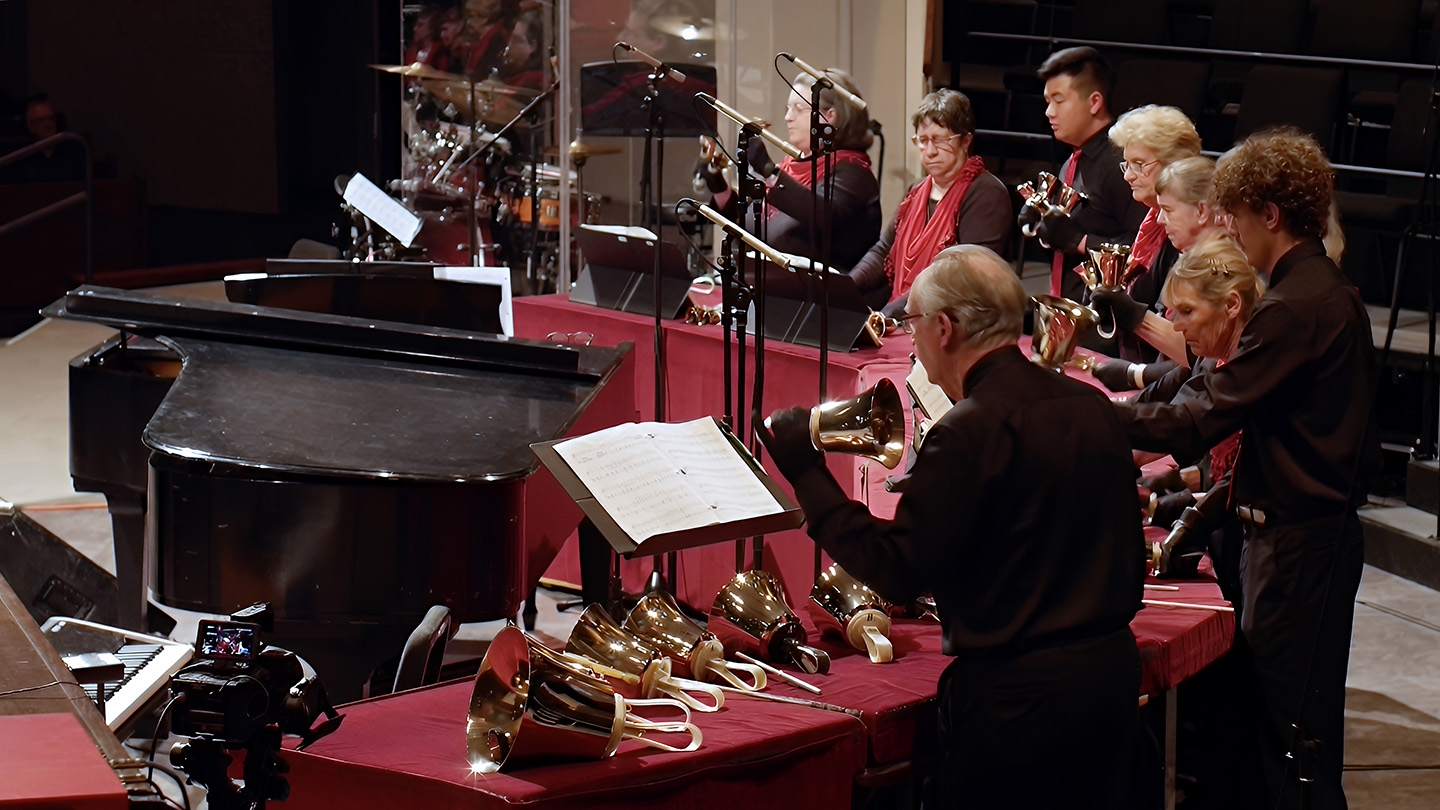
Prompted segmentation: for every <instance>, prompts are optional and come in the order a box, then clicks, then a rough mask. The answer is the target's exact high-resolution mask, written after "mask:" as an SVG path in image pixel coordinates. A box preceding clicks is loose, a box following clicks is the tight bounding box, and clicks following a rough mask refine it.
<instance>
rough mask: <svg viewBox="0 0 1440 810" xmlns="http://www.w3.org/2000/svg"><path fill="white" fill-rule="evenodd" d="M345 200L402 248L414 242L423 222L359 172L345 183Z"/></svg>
mask: <svg viewBox="0 0 1440 810" xmlns="http://www.w3.org/2000/svg"><path fill="white" fill-rule="evenodd" d="M345 202H347V203H350V204H351V205H353V206H355V207H356V208H357V209H358V210H359V211H360V213H362V214H364V215H365V216H367V217H369V218H370V221H371V222H374V223H375V224H376V225H379V226H380V227H381V228H384V229H385V231H386V232H387V233H389V234H390V235H391V236H393V237H395V238H396V239H399V240H400V244H402V245H404V246H405V247H410V243H411V242H413V241H415V234H417V233H420V226H421V225H422V224H424V223H422V222H421V221H420V218H419V217H417V216H415V215H414V214H412V213H410V211H409V210H407V209H406V208H405V206H403V205H401V204H400V203H398V202H396V201H395V199H394V198H393V197H391V196H390V195H389V194H386V193H385V192H384V191H383V190H381V188H380V187H379V186H377V185H375V184H374V183H372V182H370V180H369V178H367V177H366V176H365V175H363V174H361V173H359V172H356V173H355V175H354V176H353V177H351V178H350V182H349V183H347V184H346V186H345Z"/></svg>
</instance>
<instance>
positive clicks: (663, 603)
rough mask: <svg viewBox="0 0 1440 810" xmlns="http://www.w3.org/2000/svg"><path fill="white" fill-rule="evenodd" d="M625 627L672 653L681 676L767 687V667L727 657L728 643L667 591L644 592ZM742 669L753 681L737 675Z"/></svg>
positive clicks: (744, 686) (751, 687)
mask: <svg viewBox="0 0 1440 810" xmlns="http://www.w3.org/2000/svg"><path fill="white" fill-rule="evenodd" d="M625 629H626V630H629V631H630V632H632V633H634V634H635V635H637V636H639V637H640V638H643V639H645V640H646V641H648V642H650V643H651V644H654V645H655V646H656V647H659V648H660V651H661V652H663V653H665V654H666V655H668V656H670V659H671V661H673V662H674V666H675V667H676V671H677V672H678V674H680V675H681V676H682V677H691V678H694V679H695V680H698V681H708V680H712V679H719V680H723V681H725V682H727V683H729V684H730V685H731V686H733V687H735V688H736V689H743V690H745V691H747V692H755V691H759V690H761V689H764V688H765V670H763V669H761V668H759V667H757V666H755V665H753V664H741V663H737V662H732V661H726V660H725V645H723V644H721V643H720V639H718V638H716V637H715V634H714V633H711V632H709V631H708V630H706V629H705V628H703V627H701V626H700V625H699V624H698V623H696V622H695V621H693V620H692V619H691V618H690V617H689V616H686V615H685V613H684V611H682V610H681V609H680V605H679V604H677V603H676V602H675V597H673V596H671V595H670V594H669V593H666V592H665V591H652V592H650V593H647V594H645V595H644V596H643V597H641V598H640V601H639V602H637V603H636V605H635V607H633V608H631V610H630V615H629V616H626V617H625ZM736 672H743V673H745V674H747V675H749V676H750V680H749V681H746V680H745V679H744V678H741V677H739V676H737V675H736V674H735V673H736Z"/></svg>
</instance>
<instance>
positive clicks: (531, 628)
mask: <svg viewBox="0 0 1440 810" xmlns="http://www.w3.org/2000/svg"><path fill="white" fill-rule="evenodd" d="M538 590H540V587H539V586H538V585H537V586H536V587H534V588H531V589H530V594H529V595H528V596H526V597H525V607H523V608H521V609H520V621H521V622H522V623H523V624H524V625H525V632H527V633H533V632H535V619H536V618H537V617H538V616H539V613H540V611H538V610H536V609H535V592H536V591H538Z"/></svg>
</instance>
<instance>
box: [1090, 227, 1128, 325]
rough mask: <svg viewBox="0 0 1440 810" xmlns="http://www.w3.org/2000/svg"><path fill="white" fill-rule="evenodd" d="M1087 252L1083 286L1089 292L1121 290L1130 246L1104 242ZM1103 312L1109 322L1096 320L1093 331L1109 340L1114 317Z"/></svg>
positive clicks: (1123, 284) (1125, 280)
mask: <svg viewBox="0 0 1440 810" xmlns="http://www.w3.org/2000/svg"><path fill="white" fill-rule="evenodd" d="M1088 252H1089V254H1090V260H1089V261H1088V262H1086V263H1085V264H1084V265H1083V267H1084V269H1085V286H1086V287H1088V288H1089V289H1090V292H1092V293H1093V292H1097V291H1099V290H1105V291H1107V292H1121V291H1123V290H1124V289H1125V284H1126V282H1127V281H1128V279H1127V278H1126V275H1125V274H1126V270H1127V268H1128V267H1129V263H1130V246H1129V245H1117V244H1113V243H1110V242H1106V243H1104V244H1102V245H1096V246H1095V247H1093V248H1090V250H1089V251H1088ZM1105 314H1106V315H1110V317H1109V318H1108V320H1109V322H1110V324H1109V325H1108V326H1106V325H1105V324H1104V323H1102V322H1099V321H1097V322H1096V324H1097V325H1096V327H1095V332H1096V333H1097V334H1099V335H1100V337H1102V338H1104V339H1106V340H1110V339H1111V338H1113V337H1115V318H1114V315H1113V313H1110V312H1108V311H1107V312H1106V313H1105Z"/></svg>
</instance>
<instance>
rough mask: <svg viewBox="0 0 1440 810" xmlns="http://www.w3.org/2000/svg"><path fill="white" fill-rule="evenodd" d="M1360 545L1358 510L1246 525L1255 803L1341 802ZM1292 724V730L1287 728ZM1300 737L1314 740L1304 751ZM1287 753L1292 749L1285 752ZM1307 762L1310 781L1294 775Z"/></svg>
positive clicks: (1244, 627) (1315, 807)
mask: <svg viewBox="0 0 1440 810" xmlns="http://www.w3.org/2000/svg"><path fill="white" fill-rule="evenodd" d="M1364 562H1365V551H1364V543H1363V535H1362V532H1361V528H1360V519H1359V517H1357V516H1356V514H1355V511H1354V510H1353V509H1350V510H1348V512H1347V514H1345V515H1344V516H1343V517H1333V518H1326V519H1320V520H1311V521H1305V522H1303V523H1294V524H1289V525H1281V526H1275V527H1253V526H1252V527H1250V530H1249V532H1248V533H1247V535H1246V538H1245V550H1244V553H1243V557H1242V560H1241V570H1240V575H1241V589H1242V591H1243V593H1244V609H1243V612H1242V614H1241V625H1240V631H1241V634H1242V635H1243V636H1244V638H1245V641H1246V642H1247V643H1248V647H1249V650H1250V654H1251V656H1252V658H1253V661H1254V675H1255V685H1256V690H1257V695H1256V698H1257V700H1258V702H1259V705H1260V706H1261V707H1262V712H1261V716H1260V718H1259V721H1260V730H1259V735H1260V739H1259V746H1260V765H1261V769H1262V771H1263V774H1264V786H1263V789H1262V790H1259V791H1256V794H1257V795H1254V796H1252V798H1251V803H1250V805H1251V806H1252V807H1256V808H1266V810H1270V809H1271V808H1276V809H1278V808H1298V807H1301V806H1302V799H1301V791H1302V790H1308V791H1309V793H1310V795H1309V798H1308V801H1305V802H1304V806H1306V807H1308V808H1311V809H1312V810H1337V809H1343V808H1344V807H1345V806H1346V804H1345V793H1344V791H1343V789H1342V788H1341V785H1340V777H1341V768H1342V765H1343V764H1344V761H1345V748H1344V742H1345V674H1346V670H1347V668H1348V666H1349V662H1350V634H1351V629H1352V625H1353V623H1354V617H1355V593H1356V591H1357V590H1358V589H1359V587H1360V574H1361V572H1362V570H1363V568H1364ZM1296 725H1298V726H1299V731H1298V732H1297V731H1296V729H1295V728H1294V727H1295V726H1296ZM1302 740H1313V741H1318V744H1319V748H1318V752H1317V753H1316V754H1315V755H1314V756H1313V757H1307V756H1301V755H1300V753H1301V752H1300V750H1299V746H1300V743H1301V741H1302ZM1291 753H1295V754H1296V755H1297V756H1296V757H1293V758H1292V757H1290V756H1288V755H1289V754H1291ZM1306 768H1309V769H1310V770H1311V772H1312V774H1313V781H1311V782H1308V783H1302V782H1301V781H1300V777H1301V773H1300V771H1301V770H1302V769H1306Z"/></svg>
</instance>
